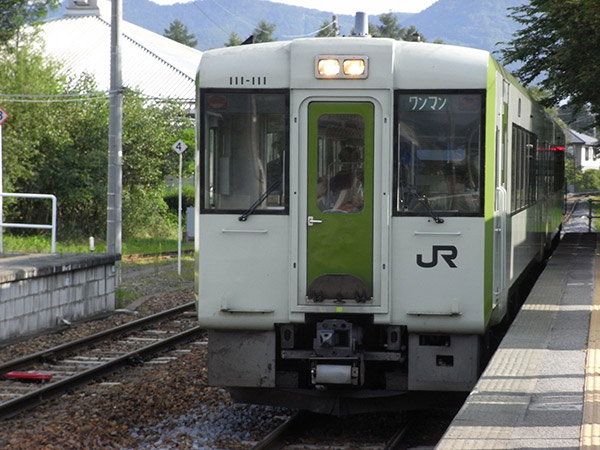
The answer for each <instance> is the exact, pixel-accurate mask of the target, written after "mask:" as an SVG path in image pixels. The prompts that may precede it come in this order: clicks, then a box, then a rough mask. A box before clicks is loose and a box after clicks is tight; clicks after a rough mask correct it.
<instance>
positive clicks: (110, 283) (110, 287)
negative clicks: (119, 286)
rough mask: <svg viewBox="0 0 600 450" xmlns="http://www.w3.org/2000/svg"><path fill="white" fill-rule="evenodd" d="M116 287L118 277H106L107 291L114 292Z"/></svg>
mask: <svg viewBox="0 0 600 450" xmlns="http://www.w3.org/2000/svg"><path fill="white" fill-rule="evenodd" d="M115 288H116V279H115V276H114V275H111V276H110V277H107V278H106V292H114V291H115Z"/></svg>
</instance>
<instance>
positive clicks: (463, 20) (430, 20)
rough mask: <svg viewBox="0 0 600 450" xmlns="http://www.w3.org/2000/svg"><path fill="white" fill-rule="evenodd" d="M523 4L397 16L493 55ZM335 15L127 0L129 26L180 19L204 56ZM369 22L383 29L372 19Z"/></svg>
mask: <svg viewBox="0 0 600 450" xmlns="http://www.w3.org/2000/svg"><path fill="white" fill-rule="evenodd" d="M100 1H108V0H99V2H100ZM525 1H526V0H438V1H437V2H436V3H434V4H433V5H431V6H430V7H429V8H427V9H425V10H424V11H421V12H420V13H418V14H408V13H395V14H396V16H397V17H398V21H399V23H400V24H402V26H409V25H415V26H416V28H417V29H418V30H419V31H420V32H421V34H422V35H423V36H425V38H426V39H427V40H428V41H433V40H434V39H436V38H440V39H442V40H443V41H444V43H447V44H455V45H463V46H468V47H475V48H481V49H484V50H489V51H494V50H497V46H496V43H497V42H499V41H508V40H510V39H511V36H512V33H514V31H515V30H516V27H517V24H516V23H515V22H513V21H512V20H510V19H509V18H508V17H507V14H508V12H507V8H508V7H510V6H516V5H521V4H523V3H525ZM109 10H110V9H109ZM63 11H64V8H61V9H60V10H58V11H55V12H54V13H52V14H51V15H50V16H51V17H57V16H60V15H62V12H63ZM333 14H334V13H333V12H325V11H319V10H316V9H310V8H303V7H299V6H291V5H285V4H282V3H274V2H270V1H266V0H196V1H195V2H193V3H176V4H174V5H168V6H165V5H158V4H156V3H153V2H152V1H150V0H123V18H124V19H125V20H127V21H129V22H132V23H134V24H136V25H139V26H142V27H144V28H147V29H149V30H151V31H154V32H155V33H158V34H161V35H162V34H164V30H165V29H166V28H168V27H169V24H170V23H171V22H173V21H174V20H175V19H179V20H180V21H181V22H182V23H183V24H184V25H185V26H186V27H187V28H188V31H189V32H190V33H192V34H194V35H195V37H196V38H197V39H198V46H197V48H198V49H200V50H207V49H210V48H215V47H222V46H223V44H224V43H225V42H227V41H228V40H229V34H230V33H231V32H235V33H237V34H238V36H240V37H241V38H242V39H245V38H246V37H248V36H249V35H250V34H251V33H252V31H253V30H254V28H256V26H257V24H258V22H259V21H260V20H262V19H264V20H266V21H267V22H270V23H274V24H276V25H277V28H276V29H275V33H274V36H275V37H276V38H277V39H279V40H289V39H294V38H297V37H304V36H310V35H312V34H314V32H315V31H316V30H318V29H319V28H320V27H321V25H322V24H323V22H324V21H325V20H331V17H332V15H333ZM369 22H371V23H373V24H375V25H378V24H379V20H378V18H377V17H373V16H371V17H369ZM338 23H339V25H340V33H341V34H342V35H349V34H350V33H351V30H352V28H353V27H354V17H353V16H351V15H343V14H342V15H338Z"/></svg>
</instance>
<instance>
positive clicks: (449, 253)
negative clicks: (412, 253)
mask: <svg viewBox="0 0 600 450" xmlns="http://www.w3.org/2000/svg"><path fill="white" fill-rule="evenodd" d="M438 255H441V256H442V258H444V261H446V264H448V266H449V267H450V268H451V269H456V264H454V260H455V259H456V257H457V256H458V250H457V249H456V247H455V246H454V245H434V246H433V248H432V256H431V261H430V262H424V261H423V255H420V254H419V255H417V264H418V265H419V266H420V267H425V268H431V267H435V266H437V263H438Z"/></svg>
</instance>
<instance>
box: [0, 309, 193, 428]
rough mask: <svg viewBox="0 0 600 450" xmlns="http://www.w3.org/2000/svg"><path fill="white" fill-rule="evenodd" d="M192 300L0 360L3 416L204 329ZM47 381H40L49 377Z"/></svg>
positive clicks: (149, 355)
mask: <svg viewBox="0 0 600 450" xmlns="http://www.w3.org/2000/svg"><path fill="white" fill-rule="evenodd" d="M194 309H195V305H194V303H193V302H191V303H187V304H185V305H181V306H178V307H175V308H172V309H169V310H167V311H163V312H161V313H158V314H154V315H151V316H147V317H144V318H142V319H139V320H136V321H133V322H129V323H127V324H124V325H120V326H118V327H115V328H112V329H109V330H106V331H102V332H99V333H96V334H93V335H90V336H87V337H84V338H82V339H77V340H75V341H72V342H68V343H65V344H62V345H59V346H56V347H53V348H50V349H47V350H44V351H40V352H37V353H34V354H31V355H27V356H24V357H21V358H17V359H14V360H11V361H8V362H5V363H2V364H0V420H3V419H6V418H9V417H12V416H14V415H16V414H18V413H20V412H22V411H24V410H26V409H29V408H32V407H35V406H37V405H39V404H41V403H43V402H45V401H46V400H48V399H50V398H54V397H57V396H60V395H62V394H63V393H64V392H67V391H69V390H71V389H73V388H75V387H77V386H79V385H82V384H85V383H87V382H89V381H91V380H93V379H97V378H99V377H101V376H104V375H107V374H109V373H112V372H114V371H116V370H118V369H121V368H123V367H127V366H131V365H133V364H138V363H140V362H143V361H147V360H149V359H152V358H155V357H156V356H157V355H158V354H159V353H161V352H165V351H168V350H171V349H173V348H175V346H177V345H180V344H182V343H185V342H190V341H195V340H198V339H199V338H200V337H202V336H203V335H204V331H203V330H202V329H200V328H199V327H197V326H195V323H196V318H195V314H194V313H193V311H194ZM50 377H51V379H50V380H49V381H47V382H37V381H36V380H42V381H43V379H44V378H50Z"/></svg>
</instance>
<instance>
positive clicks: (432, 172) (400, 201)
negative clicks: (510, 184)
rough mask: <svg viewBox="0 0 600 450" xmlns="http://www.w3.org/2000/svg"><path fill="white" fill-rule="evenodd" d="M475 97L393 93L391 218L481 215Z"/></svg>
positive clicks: (479, 123)
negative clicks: (394, 125)
mask: <svg viewBox="0 0 600 450" xmlns="http://www.w3.org/2000/svg"><path fill="white" fill-rule="evenodd" d="M484 112H485V109H484V96H483V93H482V92H481V91H466V92H456V91H419V92H416V91H397V92H396V136H395V138H396V145H397V147H396V152H395V155H394V170H395V176H394V183H395V186H394V196H395V208H394V213H395V214H402V215H429V214H430V213H431V211H430V210H433V211H434V212H435V213H436V214H440V215H449V216H451V215H467V216H479V215H481V214H482V213H483V201H482V193H483V186H482V185H483V178H484V177H483V159H484V158H483V134H484V133H483V117H484Z"/></svg>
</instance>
